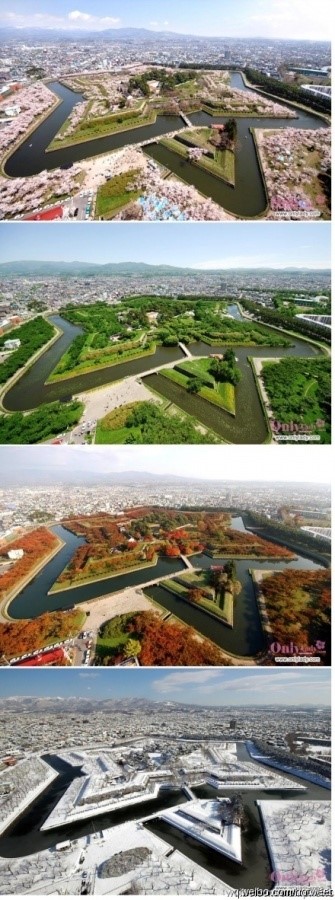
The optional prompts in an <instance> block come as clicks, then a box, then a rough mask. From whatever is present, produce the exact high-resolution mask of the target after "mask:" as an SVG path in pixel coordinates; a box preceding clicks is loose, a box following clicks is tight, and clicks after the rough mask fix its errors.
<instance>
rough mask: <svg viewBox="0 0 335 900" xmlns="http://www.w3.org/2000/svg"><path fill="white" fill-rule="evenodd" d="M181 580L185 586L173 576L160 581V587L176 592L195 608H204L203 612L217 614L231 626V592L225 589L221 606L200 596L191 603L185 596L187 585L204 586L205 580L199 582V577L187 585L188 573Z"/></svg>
mask: <svg viewBox="0 0 335 900" xmlns="http://www.w3.org/2000/svg"><path fill="white" fill-rule="evenodd" d="M181 577H182V576H181ZM183 580H185V587H184V586H183V585H181V584H180V583H179V581H176V580H175V579H174V578H167V579H165V580H164V581H162V582H161V587H163V588H165V589H166V590H168V591H171V592H172V593H173V594H177V596H179V597H182V598H183V600H185V601H186V602H187V603H190V605H191V606H194V607H195V608H197V607H198V606H199V607H200V608H201V609H203V610H205V612H210V613H213V615H215V616H218V618H219V619H223V620H224V622H226V623H227V625H229V626H230V627H233V617H234V598H233V595H232V594H230V593H229V592H228V591H225V594H224V601H223V605H222V606H219V604H217V603H215V602H214V600H213V601H211V600H209V599H207V598H206V597H202V599H201V600H199V602H198V603H192V601H191V600H188V597H187V594H188V590H189V587H190V586H194V587H198V586H199V587H201V586H204V587H205V586H206V582H205V584H204V583H203V581H202V580H201V581H202V583H201V581H200V579H197V580H194V581H193V585H192V584H190V585H188V584H187V581H188V580H189V576H188V573H187V574H186V575H185V578H183Z"/></svg>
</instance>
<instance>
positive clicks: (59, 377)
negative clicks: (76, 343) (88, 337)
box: [47, 343, 156, 383]
mask: <svg viewBox="0 0 335 900" xmlns="http://www.w3.org/2000/svg"><path fill="white" fill-rule="evenodd" d="M155 351H156V344H154V343H151V344H150V345H149V347H147V349H138V350H137V349H136V348H131V349H129V350H123V351H121V352H120V353H119V354H104V353H103V352H102V353H101V356H97V357H96V358H94V359H92V360H91V361H90V362H89V360H88V359H85V360H83V361H82V362H80V363H79V364H78V365H76V366H74V367H73V368H70V364H69V368H68V369H65V371H62V372H58V371H57V369H59V368H60V366H62V368H63V369H64V367H65V366H66V360H65V357H62V359H61V360H60V362H59V364H58V366H57V368H56V369H55V371H54V372H52V374H51V375H50V376H49V378H48V379H47V383H52V382H54V381H66V379H67V378H72V377H74V376H75V375H85V374H86V373H88V372H92V371H96V370H97V369H108V368H113V367H114V366H118V365H120V364H121V363H126V362H131V361H132V360H133V359H142V357H146V356H153V354H154V353H155Z"/></svg>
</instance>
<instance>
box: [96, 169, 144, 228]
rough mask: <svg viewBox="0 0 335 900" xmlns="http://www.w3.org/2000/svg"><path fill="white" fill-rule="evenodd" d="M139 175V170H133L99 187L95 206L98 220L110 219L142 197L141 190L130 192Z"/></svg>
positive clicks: (116, 176)
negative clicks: (130, 187) (128, 204)
mask: <svg viewBox="0 0 335 900" xmlns="http://www.w3.org/2000/svg"><path fill="white" fill-rule="evenodd" d="M139 174H140V172H139V169H133V170H130V171H129V172H125V173H123V174H122V175H115V177H114V178H111V179H110V180H109V181H106V182H105V184H102V185H101V187H99V189H98V192H97V199H96V206H95V216H96V218H98V219H99V218H101V217H102V218H103V219H109V218H111V216H113V215H115V214H116V213H117V212H118V211H119V210H120V209H122V207H123V206H125V205H126V204H127V203H131V202H134V201H135V200H137V199H138V197H140V196H141V190H138V189H135V190H129V186H130V185H132V184H134V183H136V179H137V176H138V175H139Z"/></svg>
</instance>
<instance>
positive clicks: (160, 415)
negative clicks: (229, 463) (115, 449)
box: [95, 400, 217, 444]
mask: <svg viewBox="0 0 335 900" xmlns="http://www.w3.org/2000/svg"><path fill="white" fill-rule="evenodd" d="M196 425H197V422H196V421H195V420H193V419H192V417H191V416H188V415H187V414H186V413H182V412H180V411H179V410H177V409H176V407H174V406H172V405H171V404H170V405H169V407H168V411H166V410H165V409H164V407H163V406H162V405H161V404H158V403H153V402H152V401H145V400H144V401H142V402H136V403H126V404H124V406H122V407H119V408H117V409H115V410H113V411H112V412H110V413H108V414H107V415H106V416H104V418H103V419H101V420H100V422H99V423H98V425H97V429H96V438H95V443H96V444H125V443H132V444H213V443H217V438H216V437H215V436H214V435H212V434H210V433H208V432H205V433H204V430H202V431H200V430H198V429H197V428H196Z"/></svg>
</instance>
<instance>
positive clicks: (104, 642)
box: [95, 612, 136, 659]
mask: <svg viewBox="0 0 335 900" xmlns="http://www.w3.org/2000/svg"><path fill="white" fill-rule="evenodd" d="M135 615H136V613H135V612H132V613H130V614H129V615H125V616H115V618H114V619H111V620H110V621H109V622H106V623H105V624H104V625H103V626H102V628H101V629H100V630H101V634H100V635H98V638H97V643H96V648H95V655H96V656H97V657H99V659H103V658H104V657H105V656H115V655H116V653H117V652H118V650H119V649H120V650H122V648H123V647H124V645H125V644H126V643H127V641H129V638H130V637H133V635H132V634H131V633H129V632H128V631H126V627H127V624H128V622H130V621H131V620H132V619H133V618H134V616H135Z"/></svg>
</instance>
